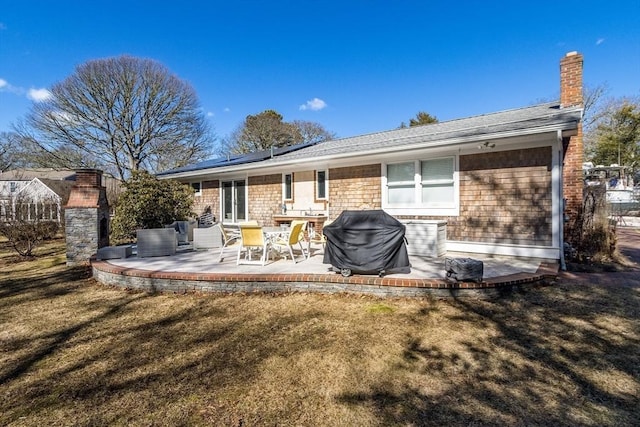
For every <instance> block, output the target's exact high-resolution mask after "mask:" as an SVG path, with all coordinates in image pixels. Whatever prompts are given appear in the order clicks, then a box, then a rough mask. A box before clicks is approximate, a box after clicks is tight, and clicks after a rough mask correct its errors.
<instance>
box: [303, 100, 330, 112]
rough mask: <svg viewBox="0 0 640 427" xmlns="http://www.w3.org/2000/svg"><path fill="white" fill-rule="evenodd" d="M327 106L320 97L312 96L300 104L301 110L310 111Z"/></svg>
mask: <svg viewBox="0 0 640 427" xmlns="http://www.w3.org/2000/svg"><path fill="white" fill-rule="evenodd" d="M326 107H327V103H326V102H324V101H323V100H322V99H320V98H313V99H311V100H309V101H307V103H306V104H302V105H301V106H300V109H301V110H303V111H304V110H311V111H320V110H322V109H323V108H326Z"/></svg>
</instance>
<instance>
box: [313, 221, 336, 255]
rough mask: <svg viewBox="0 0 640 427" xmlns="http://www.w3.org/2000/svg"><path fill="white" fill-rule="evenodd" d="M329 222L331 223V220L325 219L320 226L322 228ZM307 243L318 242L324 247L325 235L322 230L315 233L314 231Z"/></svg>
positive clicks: (325, 242)
mask: <svg viewBox="0 0 640 427" xmlns="http://www.w3.org/2000/svg"><path fill="white" fill-rule="evenodd" d="M329 224H331V220H327V221H325V222H324V224H322V228H323V229H324V227H326V226H327V225H329ZM309 243H319V244H321V245H322V248H323V249H324V247H325V246H326V245H327V237H326V236H325V235H324V232H320V233H317V232H315V231H314V232H313V234H312V235H311V237H310V239H309Z"/></svg>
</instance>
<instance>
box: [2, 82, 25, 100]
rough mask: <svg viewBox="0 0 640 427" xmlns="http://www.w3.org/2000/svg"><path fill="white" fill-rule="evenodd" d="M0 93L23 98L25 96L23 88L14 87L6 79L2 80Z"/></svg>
mask: <svg viewBox="0 0 640 427" xmlns="http://www.w3.org/2000/svg"><path fill="white" fill-rule="evenodd" d="M0 92H9V93H13V94H16V95H20V96H22V95H23V94H24V89H22V88H21V87H16V86H13V85H12V84H11V83H9V82H8V81H6V80H5V79H0Z"/></svg>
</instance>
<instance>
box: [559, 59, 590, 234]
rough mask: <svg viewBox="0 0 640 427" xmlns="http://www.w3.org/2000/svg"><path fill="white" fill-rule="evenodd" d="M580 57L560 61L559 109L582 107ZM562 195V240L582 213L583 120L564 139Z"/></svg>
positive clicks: (581, 63) (570, 232)
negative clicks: (574, 130)
mask: <svg viewBox="0 0 640 427" xmlns="http://www.w3.org/2000/svg"><path fill="white" fill-rule="evenodd" d="M582 67H583V57H582V55H581V54H579V53H578V52H569V53H567V54H566V55H565V57H564V58H562V59H561V60H560V108H583V107H584V106H583V93H582ZM563 145H564V158H563V175H562V178H563V184H564V185H563V194H564V196H563V197H564V199H565V200H566V206H565V215H566V216H567V217H568V219H569V221H568V223H567V224H566V227H565V239H567V240H569V241H570V240H571V238H570V236H571V235H572V234H573V233H572V231H573V230H574V228H575V225H576V220H577V219H578V218H579V216H580V213H581V212H582V197H583V195H582V191H583V187H584V180H583V176H582V163H583V162H584V147H583V142H582V121H580V122H579V123H578V129H577V132H576V133H575V134H574V135H572V136H569V137H565V138H563Z"/></svg>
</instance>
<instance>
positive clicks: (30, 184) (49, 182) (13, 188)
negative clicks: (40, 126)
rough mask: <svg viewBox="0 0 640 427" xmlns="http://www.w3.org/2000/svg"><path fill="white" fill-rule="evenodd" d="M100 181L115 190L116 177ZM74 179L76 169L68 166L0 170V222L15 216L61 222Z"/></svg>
mask: <svg viewBox="0 0 640 427" xmlns="http://www.w3.org/2000/svg"><path fill="white" fill-rule="evenodd" d="M104 180H105V181H106V182H107V184H108V188H109V187H110V188H111V189H112V191H117V188H119V184H118V182H117V180H115V179H114V178H111V177H107V178H105V179H104ZM75 181H76V172H75V171H73V170H68V169H64V170H55V169H50V168H35V169H15V170H10V171H5V172H0V221H9V220H13V219H16V218H19V219H26V220H36V219H38V220H51V221H57V222H61V221H63V219H64V216H63V207H64V206H65V205H66V203H67V201H68V200H69V194H70V192H71V188H72V187H73V185H74V184H75ZM113 194H115V193H113Z"/></svg>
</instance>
